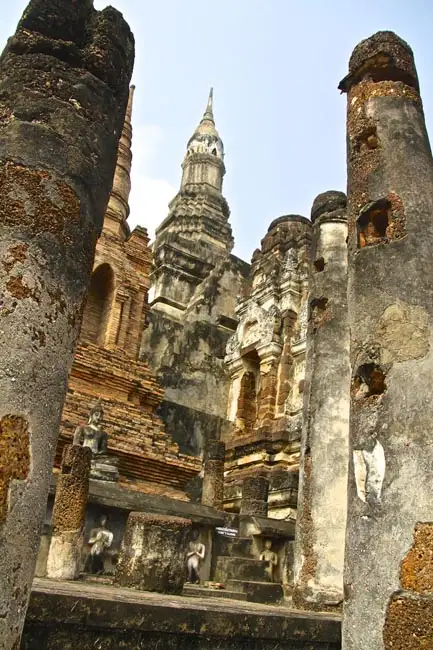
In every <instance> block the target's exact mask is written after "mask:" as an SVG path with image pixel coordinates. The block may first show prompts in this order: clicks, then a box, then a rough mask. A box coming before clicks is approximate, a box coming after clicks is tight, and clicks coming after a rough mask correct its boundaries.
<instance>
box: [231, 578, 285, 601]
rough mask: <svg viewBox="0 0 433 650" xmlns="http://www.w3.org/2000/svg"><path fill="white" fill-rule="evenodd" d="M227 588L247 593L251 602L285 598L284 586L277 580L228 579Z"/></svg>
mask: <svg viewBox="0 0 433 650" xmlns="http://www.w3.org/2000/svg"><path fill="white" fill-rule="evenodd" d="M226 587H227V589H229V590H230V591H232V592H236V591H237V592H240V593H242V594H244V595H245V597H246V600H248V601H249V602H250V603H279V602H280V601H281V600H283V596H284V594H283V587H282V585H280V584H277V583H276V582H255V581H251V580H228V581H227V584H226Z"/></svg>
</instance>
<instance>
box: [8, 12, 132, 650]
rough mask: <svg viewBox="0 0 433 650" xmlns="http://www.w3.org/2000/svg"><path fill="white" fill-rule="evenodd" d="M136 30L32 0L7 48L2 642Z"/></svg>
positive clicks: (107, 17)
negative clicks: (132, 30)
mask: <svg viewBox="0 0 433 650" xmlns="http://www.w3.org/2000/svg"><path fill="white" fill-rule="evenodd" d="M133 58H134V43H133V37H132V34H131V32H130V30H129V28H128V26H127V24H126V23H125V22H124V21H123V18H122V16H121V14H119V13H118V12H117V11H115V10H114V9H112V8H108V9H106V10H104V11H103V12H97V11H96V10H95V9H94V8H93V2H92V1H91V0H77V1H76V2H71V0H43V1H42V0H32V1H31V2H30V3H29V5H28V7H27V8H26V10H25V12H24V14H23V17H22V19H21V21H20V22H19V24H18V28H17V31H16V33H15V35H14V36H13V37H12V38H11V39H9V41H8V43H7V45H6V48H5V50H4V52H3V54H2V56H1V58H0V97H1V103H0V116H1V117H0V161H1V162H0V224H1V229H0V296H1V306H0V359H1V361H0V394H1V406H0V548H1V553H0V646H1V647H2V648H4V650H8V649H10V648H17V647H18V645H19V638H20V634H21V629H22V625H23V622H24V617H25V614H26V609H27V603H28V598H29V595H30V586H31V582H32V577H33V572H34V568H35V563H36V557H37V552H38V546H39V537H40V533H41V530H42V524H43V519H44V515H45V508H46V500H47V495H48V488H49V482H50V477H51V468H52V463H53V455H54V451H55V448H56V440H57V435H58V431H59V423H60V416H61V411H62V406H63V401H64V398H65V394H66V386H67V376H68V370H69V367H70V365H71V363H72V358H73V353H74V348H75V344H76V340H77V336H78V332H79V328H80V321H81V310H82V306H83V301H84V297H85V292H86V288H87V285H88V282H89V276H90V272H91V268H92V263H93V257H94V248H95V243H96V239H97V237H98V235H99V233H100V230H101V225H102V219H103V216H104V212H105V207H106V205H107V200H108V197H109V193H110V188H111V183H112V179H113V173H114V168H115V163H116V150H117V144H118V139H119V136H120V133H121V130H122V124H123V118H124V115H125V109H126V105H127V100H128V85H129V78H130V75H131V71H132V66H133Z"/></svg>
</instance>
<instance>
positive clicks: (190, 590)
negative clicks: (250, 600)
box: [182, 584, 247, 600]
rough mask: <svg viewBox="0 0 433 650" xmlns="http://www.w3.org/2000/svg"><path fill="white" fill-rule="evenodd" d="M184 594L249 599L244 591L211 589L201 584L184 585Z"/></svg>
mask: <svg viewBox="0 0 433 650" xmlns="http://www.w3.org/2000/svg"><path fill="white" fill-rule="evenodd" d="M182 595H183V596H191V597H193V598H229V599H231V600H247V594H246V593H244V592H242V591H231V590H229V589H209V587H202V586H200V585H188V584H186V585H184V588H183V592H182Z"/></svg>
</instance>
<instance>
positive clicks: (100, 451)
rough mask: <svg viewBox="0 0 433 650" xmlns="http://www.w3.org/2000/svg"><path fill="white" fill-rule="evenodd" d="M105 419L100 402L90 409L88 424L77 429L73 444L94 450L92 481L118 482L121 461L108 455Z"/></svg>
mask: <svg viewBox="0 0 433 650" xmlns="http://www.w3.org/2000/svg"><path fill="white" fill-rule="evenodd" d="M103 418H104V411H103V408H102V404H101V401H100V400H99V401H98V402H97V403H96V404H95V406H94V407H93V408H91V409H90V413H89V420H88V423H87V424H81V425H80V426H78V427H77V428H76V429H75V433H74V443H73V444H74V445H80V446H81V447H89V448H90V449H91V450H92V456H93V458H92V469H91V472H90V478H91V479H93V480H96V481H112V482H117V481H118V479H119V470H118V463H119V461H118V459H117V458H114V457H113V456H110V455H108V453H107V440H108V436H107V434H106V433H105V431H104V430H103V428H102V421H103Z"/></svg>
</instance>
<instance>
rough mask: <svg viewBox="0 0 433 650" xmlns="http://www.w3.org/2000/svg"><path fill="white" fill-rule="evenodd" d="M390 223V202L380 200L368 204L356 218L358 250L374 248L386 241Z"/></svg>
mask: <svg viewBox="0 0 433 650" xmlns="http://www.w3.org/2000/svg"><path fill="white" fill-rule="evenodd" d="M390 221H391V201H389V200H388V199H380V200H379V201H373V202H372V203H368V204H367V205H366V206H365V207H364V208H363V209H362V210H361V212H360V213H359V216H358V223H357V225H358V244H359V248H364V246H374V245H375V244H380V243H382V242H385V241H387V240H388V237H387V228H388V226H389V223H390Z"/></svg>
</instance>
